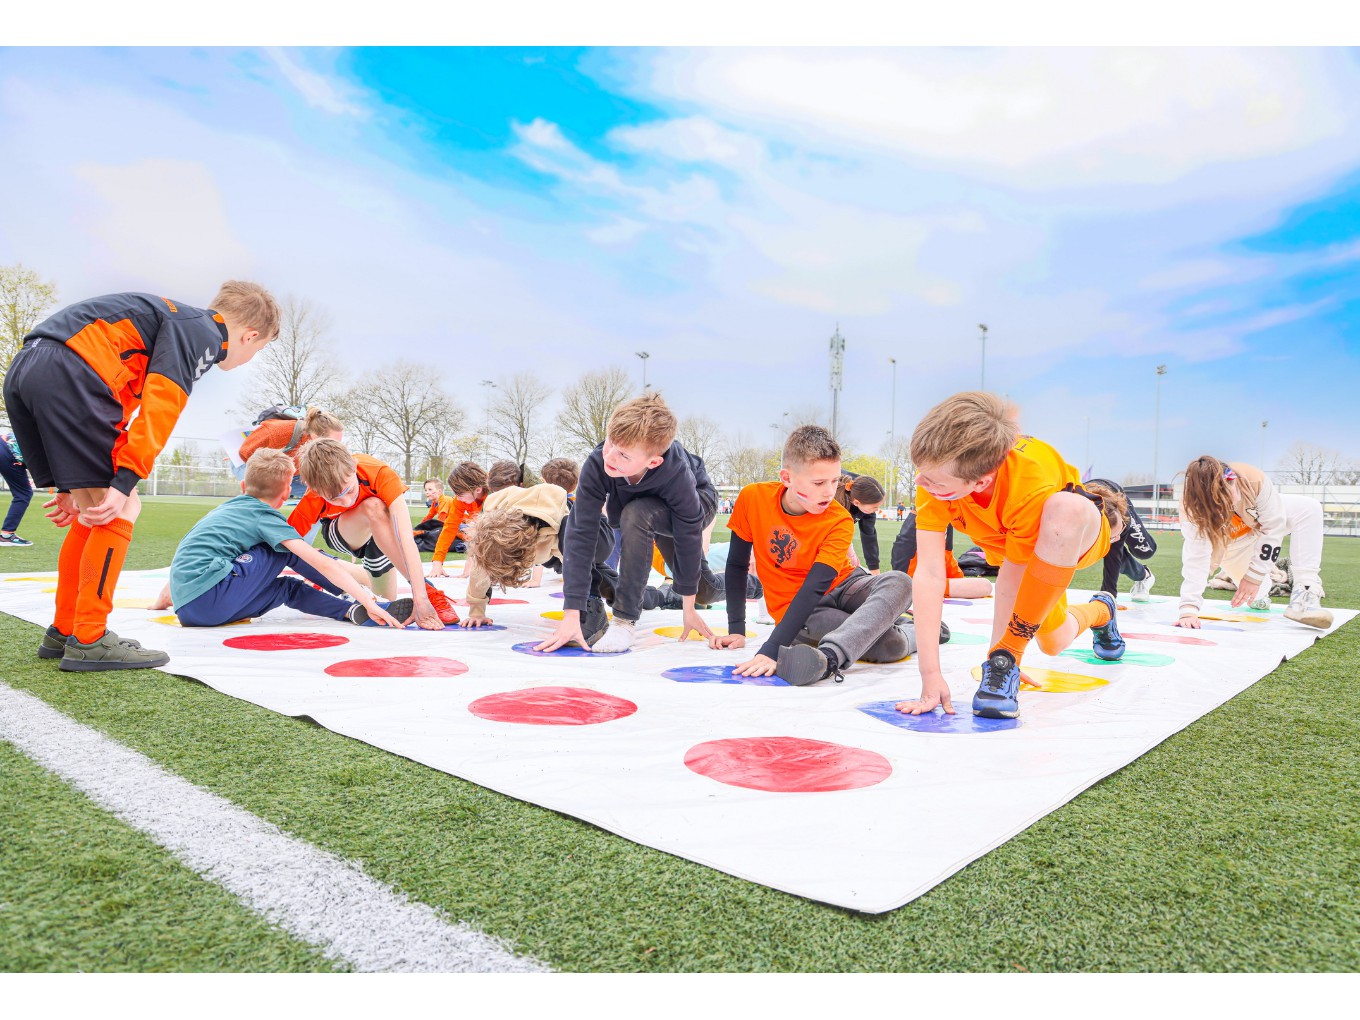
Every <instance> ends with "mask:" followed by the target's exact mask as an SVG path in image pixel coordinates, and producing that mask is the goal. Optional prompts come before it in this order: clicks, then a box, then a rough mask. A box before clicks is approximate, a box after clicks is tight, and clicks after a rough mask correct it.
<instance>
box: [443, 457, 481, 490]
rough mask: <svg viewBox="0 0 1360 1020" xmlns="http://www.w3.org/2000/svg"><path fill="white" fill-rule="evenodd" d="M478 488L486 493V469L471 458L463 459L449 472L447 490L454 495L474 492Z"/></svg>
mask: <svg viewBox="0 0 1360 1020" xmlns="http://www.w3.org/2000/svg"><path fill="white" fill-rule="evenodd" d="M478 489H481V490H482V495H483V496H485V495H486V470H485V469H484V468H483V467H482V465H480V464H478V463H477V462H476V461H473V460H465V461H463V463H461V464H459V465H458V466H457V467H456V468H454V469H453V470H452V471H450V472H449V491H450V492H452V493H453V494H454V495H455V496H462V495H464V494H475V493H476V492H477V490H478Z"/></svg>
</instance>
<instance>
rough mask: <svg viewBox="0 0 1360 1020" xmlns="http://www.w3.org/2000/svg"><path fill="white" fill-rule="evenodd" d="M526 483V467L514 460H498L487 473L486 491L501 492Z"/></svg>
mask: <svg viewBox="0 0 1360 1020" xmlns="http://www.w3.org/2000/svg"><path fill="white" fill-rule="evenodd" d="M522 481H524V467H523V465H520V464H516V463H515V462H514V461H513V460H498V461H496V463H494V464H492V465H491V469H490V470H489V471H487V473H486V491H487V492H500V491H501V490H502V489H508V488H510V486H512V485H519V484H520V482H522Z"/></svg>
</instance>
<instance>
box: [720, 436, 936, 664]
mask: <svg viewBox="0 0 1360 1020" xmlns="http://www.w3.org/2000/svg"><path fill="white" fill-rule="evenodd" d="M840 485H841V448H840V446H839V445H838V444H837V443H836V441H835V440H834V439H832V438H831V433H829V432H827V430H826V429H824V428H821V427H820V426H817V425H804V426H802V427H801V428H797V429H794V431H793V434H792V435H790V436H789V438H788V440H787V441H786V442H785V443H784V466H783V468H781V469H780V471H779V481H777V482H756V483H755V484H753V485H748V486H746V487H745V488H744V489H742V490H741V492H740V493H739V494H738V495H737V503H736V506H734V507H733V508H732V517H731V518H730V519H729V520H728V522H727V526H728V528H729V529H731V531H732V541H731V544H730V545H729V546H728V550H727V570H726V573H725V579H726V581H727V590H728V591H731V592H740V591H745V590H746V575H747V572H748V570H749V569H750V564H751V552H752V550H754V551H755V557H756V575H757V576H758V577H759V578H760V582H761V584H762V585H764V587H765V604H766V605H767V606H768V607H769V610H770V615H771V616H773V617H774V619H775V628H774V633H772V634H771V635H770V637H769V639H768V640H767V641H766V642H765V643H764V644H763V645H761V647H760V651H759V652H757V653H756V656H755V658H752V659H748V660H747V661H745V662H743V663H741V664H740V665H738V666H737V667H736V668H735V669H733V672H734V673H738V674H740V675H742V676H769V675H771V674H772V673H773V674H778V675H779V677H780V678H781V679H783V680H785V681H787V682H788V683H790V684H793V685H794V686H803V685H804V684H811V683H816V682H817V681H818V680H821V679H824V678H825V677H828V676H834V677H835V678H836V680H837V682H839V681H840V679H841V670H842V669H845V668H846V667H848V666H849V665H850V664H851V663H852V662H854V661H855V660H856V659H861V658H862V659H867V660H869V661H870V662H896V661H897V660H899V659H904V658H906V657H907V656H908V655H910V654H911V653H912V652H913V651H914V650H915V647H916V631H915V627H913V626H912V624H910V623H908V622H907V621H905V620H903V619H901V617H902V613H903V612H904V611H905V610H906V608H907V606H908V605H910V603H911V581H910V579H908V577H907V575H906V574H903V573H900V572H898V571H895V570H890V571H888V572H887V573H884V574H877V575H874V574H870V573H868V572H867V571H865V570H864V569H863V568H861V567H854V566H851V564H850V542H851V540H852V539H853V537H854V528H855V524H854V519H853V518H852V517H851V516H850V511H848V510H846V509H845V507H844V506H843V505H842V504H841V503H839V502H837V500H836V492H837V490H838V488H839V487H840ZM935 626H937V627H938V626H939V620H938V619H937V620H936V621H935ZM708 644H709V647H711V648H744V647H745V646H746V600H745V599H741V598H731V599H728V600H727V634H726V635H724V636H722V637H713V638H710V639H709V642H708Z"/></svg>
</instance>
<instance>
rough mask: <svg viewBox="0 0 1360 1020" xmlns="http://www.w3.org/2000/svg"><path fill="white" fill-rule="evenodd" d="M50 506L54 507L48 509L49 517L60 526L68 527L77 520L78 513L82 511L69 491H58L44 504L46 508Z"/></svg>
mask: <svg viewBox="0 0 1360 1020" xmlns="http://www.w3.org/2000/svg"><path fill="white" fill-rule="evenodd" d="M48 507H51V508H52V509H51V510H49V511H48V514H47V519H48V520H49V521H51V522H52V523H53V524H55V525H56V526H57V527H59V528H64V527H66V526H67V525H68V524H70V523H71V522H72V521H73V520H75V519H76V515H77V514H79V513H80V510H79V508H78V507H77V506H76V501H75V500H74V499H72V498H71V494H70V493H69V492H59V493H57V494H56V495H55V496H53V497H52V498H51V499H49V500H48V501H47V502H46V503H44V504H43V509H44V510H47V508H48Z"/></svg>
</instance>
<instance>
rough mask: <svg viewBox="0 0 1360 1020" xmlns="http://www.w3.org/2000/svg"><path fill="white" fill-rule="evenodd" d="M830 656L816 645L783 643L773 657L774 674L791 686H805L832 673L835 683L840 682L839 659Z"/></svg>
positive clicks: (841, 678) (841, 677) (842, 678)
mask: <svg viewBox="0 0 1360 1020" xmlns="http://www.w3.org/2000/svg"><path fill="white" fill-rule="evenodd" d="M834 655H835V653H834V652H833V653H832V656H834ZM832 656H828V655H827V653H826V652H823V651H822V650H821V649H820V648H818V647H817V646H816V645H784V646H783V647H782V648H780V649H779V657H778V658H777V659H775V667H774V675H775V676H777V677H779V679H781V680H783V681H784V682H785V683H787V684H789V685H790V686H791V687H806V686H807V685H808V684H815V683H816V682H817V681H818V680H825V679H826V678H827V677H829V676H832V675H833V674H834V675H835V677H836V683H840V682H841V681H842V680H844V679H845V677H843V676H842V675H841V671H840V668H839V666H840V663H839V661H838V660H836V659H835V658H833V657H832Z"/></svg>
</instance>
